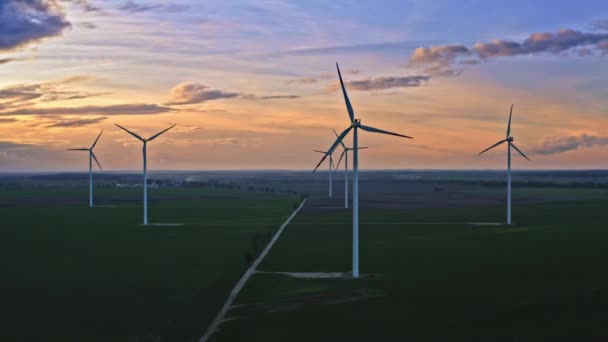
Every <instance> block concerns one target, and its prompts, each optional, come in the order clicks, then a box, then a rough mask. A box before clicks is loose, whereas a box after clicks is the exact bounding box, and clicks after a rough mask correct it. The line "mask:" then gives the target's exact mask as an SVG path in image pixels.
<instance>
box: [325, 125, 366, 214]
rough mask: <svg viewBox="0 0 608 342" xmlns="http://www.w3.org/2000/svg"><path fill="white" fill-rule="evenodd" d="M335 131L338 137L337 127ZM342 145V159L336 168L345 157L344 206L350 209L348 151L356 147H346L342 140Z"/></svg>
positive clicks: (337, 166)
mask: <svg viewBox="0 0 608 342" xmlns="http://www.w3.org/2000/svg"><path fill="white" fill-rule="evenodd" d="M333 131H334V134H335V135H336V138H337V137H338V133H336V130H335V129H334V130H333ZM340 145H342V154H340V159H339V160H338V164H337V165H336V170H337V169H338V168H339V167H340V162H341V161H342V158H343V157H344V208H346V209H348V151H353V150H354V149H353V148H352V147H346V145H344V142H342V141H340ZM364 148H367V147H359V149H360V150H362V149H364Z"/></svg>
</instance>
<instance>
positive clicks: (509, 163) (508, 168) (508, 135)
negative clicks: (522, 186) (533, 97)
mask: <svg viewBox="0 0 608 342" xmlns="http://www.w3.org/2000/svg"><path fill="white" fill-rule="evenodd" d="M512 114H513V105H511V111H510V112H509V124H508V125H507V137H506V138H505V139H503V140H501V141H499V142H497V143H496V144H494V145H492V146H490V147H488V148H486V149H485V150H483V151H481V152H480V153H479V154H480V155H481V154H483V153H484V152H486V151H489V150H491V149H493V148H494V147H496V146H498V145H500V144H502V143H504V142H507V143H509V144H508V148H507V151H508V152H507V224H511V147H513V148H514V149H515V151H517V152H519V154H521V155H522V156H523V157H524V158H526V159H528V160H530V158H528V157H527V156H526V155H525V154H524V153H523V152H522V151H520V150H519V149H518V148H517V146H515V144H514V143H513V140H515V139H513V137H512V136H511V116H512Z"/></svg>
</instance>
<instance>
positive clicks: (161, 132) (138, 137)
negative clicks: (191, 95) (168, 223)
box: [115, 124, 175, 225]
mask: <svg viewBox="0 0 608 342" xmlns="http://www.w3.org/2000/svg"><path fill="white" fill-rule="evenodd" d="M115 125H116V126H118V127H119V128H120V129H122V130H124V131H125V132H127V133H129V134H131V135H132V136H134V137H135V138H137V139H139V140H140V141H141V142H143V143H144V147H143V155H144V225H147V224H148V159H147V155H146V146H147V144H148V142H149V141H152V140H154V139H156V138H158V136H160V135H161V134H163V133H165V132H166V131H168V130H170V129H171V128H173V127H175V125H173V126H171V127H169V128H167V129H165V130H162V131H160V132H158V133H156V134H154V135H153V136H151V137H149V138H148V139H144V138H142V137H140V136H139V135H137V134H135V133H133V132H131V131H129V130H128V129H126V128H124V127H122V126H121V125H119V124H115Z"/></svg>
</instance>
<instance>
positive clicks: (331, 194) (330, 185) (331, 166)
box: [313, 150, 336, 197]
mask: <svg viewBox="0 0 608 342" xmlns="http://www.w3.org/2000/svg"><path fill="white" fill-rule="evenodd" d="M313 151H315V152H319V153H323V154H326V153H327V152H326V151H319V150H313ZM332 168H333V170H334V171H335V170H336V168H335V167H334V160H333V158H332V157H331V153H330V154H329V197H333V193H332V183H333V182H332V180H331V173H332Z"/></svg>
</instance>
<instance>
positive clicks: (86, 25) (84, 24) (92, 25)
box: [78, 21, 97, 30]
mask: <svg viewBox="0 0 608 342" xmlns="http://www.w3.org/2000/svg"><path fill="white" fill-rule="evenodd" d="M78 26H80V27H84V28H88V29H90V30H92V29H96V28H97V25H95V23H92V22H88V21H83V22H82V23H78Z"/></svg>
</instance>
